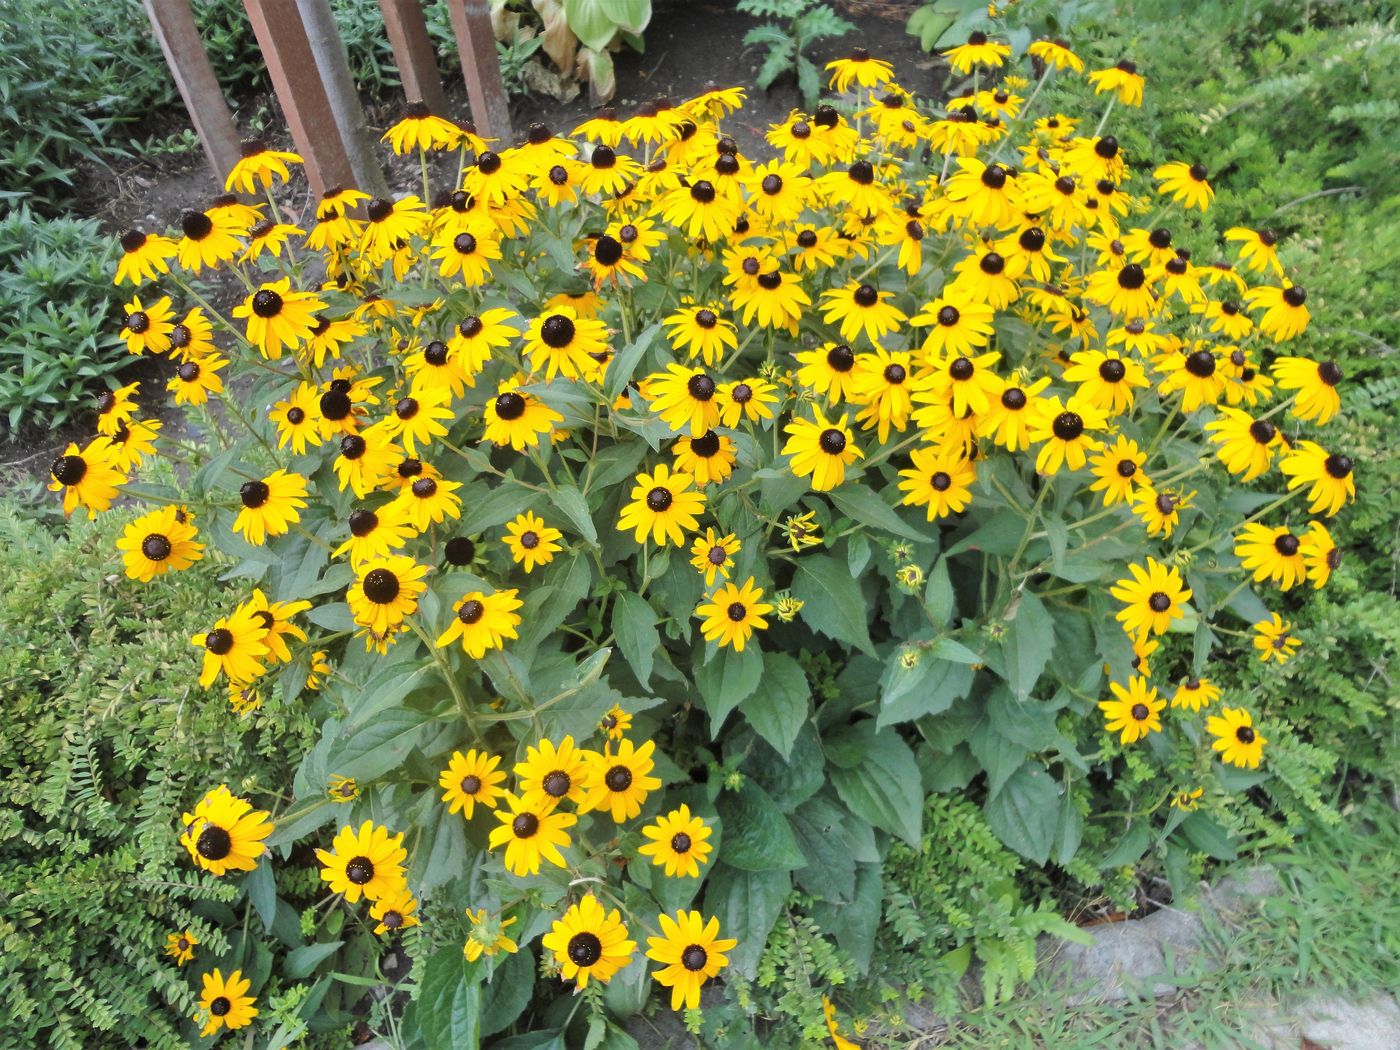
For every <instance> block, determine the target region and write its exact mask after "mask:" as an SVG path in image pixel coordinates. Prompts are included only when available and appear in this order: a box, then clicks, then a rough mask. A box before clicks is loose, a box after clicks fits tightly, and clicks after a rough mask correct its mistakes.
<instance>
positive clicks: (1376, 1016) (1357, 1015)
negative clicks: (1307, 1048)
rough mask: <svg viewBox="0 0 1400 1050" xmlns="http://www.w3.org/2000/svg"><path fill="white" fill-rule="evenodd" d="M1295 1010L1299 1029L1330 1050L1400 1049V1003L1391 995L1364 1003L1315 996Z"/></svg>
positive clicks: (1304, 1035)
mask: <svg viewBox="0 0 1400 1050" xmlns="http://www.w3.org/2000/svg"><path fill="white" fill-rule="evenodd" d="M1292 1013H1293V1015H1294V1016H1295V1017H1296V1018H1297V1019H1298V1020H1297V1025H1296V1027H1297V1030H1298V1032H1299V1033H1300V1034H1301V1035H1302V1036H1303V1037H1304V1038H1306V1039H1310V1040H1311V1041H1312V1042H1314V1043H1317V1044H1319V1045H1320V1046H1325V1047H1327V1048H1328V1050H1397V1048H1400V1005H1397V1004H1396V1002H1395V1000H1394V998H1392V997H1391V996H1389V995H1378V996H1375V997H1373V998H1371V999H1368V1000H1366V1001H1365V1002H1361V1003H1353V1002H1350V1001H1348V1000H1346V999H1342V998H1339V997H1336V996H1326V995H1315V996H1313V997H1311V998H1310V999H1307V1000H1305V1001H1304V1002H1303V1003H1301V1004H1299V1006H1298V1007H1297V1008H1296V1009H1294V1010H1293V1011H1292Z"/></svg>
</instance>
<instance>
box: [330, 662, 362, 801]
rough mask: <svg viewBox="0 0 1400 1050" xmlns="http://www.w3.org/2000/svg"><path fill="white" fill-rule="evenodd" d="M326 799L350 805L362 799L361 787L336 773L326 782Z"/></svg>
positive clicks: (350, 778)
mask: <svg viewBox="0 0 1400 1050" xmlns="http://www.w3.org/2000/svg"><path fill="white" fill-rule="evenodd" d="M328 670H329V668H328ZM326 797H327V798H329V799H330V800H331V801H332V802H334V803H336V804H337V805H340V806H344V805H349V804H350V803H351V802H354V801H355V800H356V799H357V798H359V797H360V785H359V784H357V783H356V782H355V778H354V777H343V776H341V775H340V774H338V773H334V774H332V775H331V777H330V779H329V780H328V781H327V782H326Z"/></svg>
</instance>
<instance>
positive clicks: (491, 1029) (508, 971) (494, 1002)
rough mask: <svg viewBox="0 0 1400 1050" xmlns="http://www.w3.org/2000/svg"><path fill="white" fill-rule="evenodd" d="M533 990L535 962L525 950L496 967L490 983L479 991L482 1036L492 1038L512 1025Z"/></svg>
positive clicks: (513, 954)
mask: <svg viewBox="0 0 1400 1050" xmlns="http://www.w3.org/2000/svg"><path fill="white" fill-rule="evenodd" d="M534 990H535V958H534V956H533V955H532V954H531V952H530V949H529V948H528V947H523V946H522V947H521V949H520V951H518V952H513V953H512V954H510V955H507V956H506V957H505V959H504V960H503V961H501V962H499V963H497V964H496V972H495V974H493V975H492V977H491V983H490V984H489V985H487V986H486V987H484V988H482V989H481V993H482V994H481V998H482V1004H481V1034H482V1036H483V1037H485V1036H488V1035H495V1034H496V1033H497V1032H500V1031H503V1030H504V1029H505V1028H507V1027H509V1026H510V1025H511V1024H513V1023H514V1022H515V1019H516V1018H517V1017H519V1016H520V1015H521V1014H522V1013H524V1012H525V1007H527V1006H529V1005H530V996H531V994H532V993H533V992H534Z"/></svg>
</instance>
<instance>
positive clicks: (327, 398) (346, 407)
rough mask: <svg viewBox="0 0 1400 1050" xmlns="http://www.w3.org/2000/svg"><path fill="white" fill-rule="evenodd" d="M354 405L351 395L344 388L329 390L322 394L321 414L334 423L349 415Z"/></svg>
mask: <svg viewBox="0 0 1400 1050" xmlns="http://www.w3.org/2000/svg"><path fill="white" fill-rule="evenodd" d="M352 407H353V405H352V403H351V401H350V395H349V394H347V393H345V392H344V391H343V390H327V391H326V392H325V393H324V394H322V395H321V415H323V416H325V417H326V418H327V419H329V420H330V421H331V422H333V423H334V422H337V421H339V420H342V419H344V418H345V417H346V416H348V415H349V414H350V410H351V408H352Z"/></svg>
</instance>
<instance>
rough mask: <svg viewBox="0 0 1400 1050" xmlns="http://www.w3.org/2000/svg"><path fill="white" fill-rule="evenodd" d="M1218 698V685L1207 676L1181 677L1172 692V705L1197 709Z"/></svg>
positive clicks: (1192, 709)
mask: <svg viewBox="0 0 1400 1050" xmlns="http://www.w3.org/2000/svg"><path fill="white" fill-rule="evenodd" d="M1219 699H1220V687H1219V686H1218V685H1216V684H1215V683H1214V682H1212V681H1210V680H1209V679H1208V678H1196V677H1191V678H1183V679H1182V680H1181V682H1180V683H1179V684H1178V685H1177V687H1176V692H1175V693H1173V694H1172V707H1182V708H1186V709H1188V710H1191V711H1199V710H1200V709H1201V708H1203V707H1209V706H1210V705H1211V704H1213V703H1214V702H1215V701H1217V700H1219Z"/></svg>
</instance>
